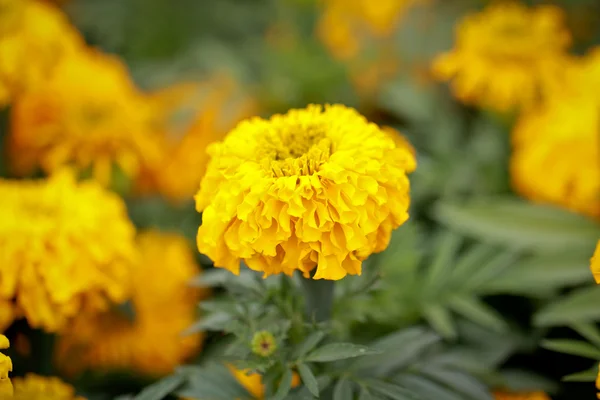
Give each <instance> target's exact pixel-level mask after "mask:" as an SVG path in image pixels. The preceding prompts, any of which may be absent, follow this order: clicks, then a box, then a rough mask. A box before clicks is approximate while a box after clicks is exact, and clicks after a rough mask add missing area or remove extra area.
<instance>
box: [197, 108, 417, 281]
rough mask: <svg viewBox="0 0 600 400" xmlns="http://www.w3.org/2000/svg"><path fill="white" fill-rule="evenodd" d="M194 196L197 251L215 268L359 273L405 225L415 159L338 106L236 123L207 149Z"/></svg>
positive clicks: (327, 275) (333, 275)
mask: <svg viewBox="0 0 600 400" xmlns="http://www.w3.org/2000/svg"><path fill="white" fill-rule="evenodd" d="M208 152H209V154H210V155H211V156H212V160H211V161H210V164H209V166H208V170H207V173H206V175H205V177H204V179H203V181H202V184H201V186H200V191H199V192H198V194H197V195H196V208H197V210H198V211H201V212H203V214H202V225H201V226H200V228H199V230H198V237H197V242H198V248H199V250H200V251H201V252H202V253H204V254H206V255H207V256H209V257H210V258H211V259H212V260H213V261H214V263H215V265H216V266H218V267H224V268H227V269H228V270H230V271H231V272H233V273H236V274H237V273H239V268H240V261H241V260H243V261H244V262H245V263H246V264H247V265H248V267H250V268H251V269H253V270H256V271H262V272H263V273H264V275H265V276H269V275H272V274H278V273H281V272H283V273H286V274H292V273H293V272H294V270H296V269H298V270H300V271H302V272H303V273H304V275H305V276H309V275H310V272H311V271H312V270H313V269H315V268H317V269H316V272H315V274H314V276H313V278H314V279H332V280H337V279H341V278H343V277H344V276H346V274H352V275H355V274H360V273H361V265H362V261H363V260H365V259H366V258H367V257H368V256H369V255H370V254H372V253H374V252H380V251H382V250H384V249H385V248H386V247H387V245H388V243H389V240H390V235H391V232H392V230H393V229H394V228H397V227H398V226H400V225H402V224H403V223H404V222H405V221H406V220H407V219H408V206H409V202H410V198H409V181H408V177H407V173H408V172H410V171H412V170H413V169H414V168H415V158H414V156H413V154H412V153H411V151H410V150H409V149H408V148H407V147H402V146H401V147H398V146H397V145H396V144H395V142H394V140H393V139H392V138H391V137H390V136H389V135H388V134H387V133H385V132H383V131H382V130H381V129H380V128H379V127H378V126H377V125H375V124H372V123H369V122H368V121H367V120H366V119H365V118H364V117H362V116H361V115H360V114H358V113H357V112H356V111H355V110H354V109H351V108H347V107H345V106H342V105H327V106H325V107H321V106H318V105H310V106H308V107H307V108H305V109H294V110H290V111H289V112H288V113H287V114H285V115H274V116H273V117H271V118H270V119H269V120H265V119H261V118H252V119H249V120H247V121H244V122H242V123H240V124H239V125H238V126H237V127H236V128H235V129H234V130H233V131H231V132H230V133H229V135H228V136H227V137H226V138H225V140H224V141H222V142H219V143H216V144H213V145H212V146H210V147H209V149H208Z"/></svg>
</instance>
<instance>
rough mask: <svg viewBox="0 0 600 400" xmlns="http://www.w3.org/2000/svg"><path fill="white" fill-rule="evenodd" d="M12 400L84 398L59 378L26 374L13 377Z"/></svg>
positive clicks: (67, 399)
mask: <svg viewBox="0 0 600 400" xmlns="http://www.w3.org/2000/svg"><path fill="white" fill-rule="evenodd" d="M13 382H14V386H15V394H14V400H84V398H83V397H79V396H76V395H75V389H73V387H72V386H70V385H68V384H66V383H64V382H63V381H61V380H60V379H59V378H55V377H44V376H39V375H34V374H28V375H26V376H25V377H24V378H14V379H13Z"/></svg>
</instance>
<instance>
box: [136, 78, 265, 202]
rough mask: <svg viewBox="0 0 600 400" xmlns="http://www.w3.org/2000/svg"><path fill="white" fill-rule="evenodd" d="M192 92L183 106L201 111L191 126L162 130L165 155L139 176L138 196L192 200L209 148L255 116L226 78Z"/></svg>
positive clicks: (253, 107) (250, 103)
mask: <svg viewBox="0 0 600 400" xmlns="http://www.w3.org/2000/svg"><path fill="white" fill-rule="evenodd" d="M194 92H195V95H189V96H188V97H189V98H188V99H187V100H185V103H188V104H189V106H190V107H192V108H193V109H195V110H196V109H197V110H200V111H199V112H198V113H197V114H196V115H195V116H194V118H193V120H192V121H191V124H187V123H185V124H184V125H185V126H184V127H181V126H180V125H181V124H173V125H174V126H173V127H172V128H171V129H165V137H164V142H165V144H164V146H165V149H166V151H165V152H164V154H163V157H162V159H161V161H160V162H159V163H157V164H156V165H153V166H152V165H151V166H150V169H149V170H148V171H146V172H145V173H144V174H143V175H142V176H141V179H140V182H139V186H140V191H141V192H158V193H160V194H162V195H163V196H165V197H166V198H167V199H169V200H171V201H173V202H181V201H185V200H191V199H192V198H193V197H194V194H196V192H197V191H198V188H199V187H200V181H201V180H202V177H203V176H204V173H205V172H206V165H207V164H208V159H209V157H208V154H206V148H207V147H208V145H209V144H211V143H213V142H215V141H218V140H221V139H223V137H224V136H225V134H226V133H227V132H229V131H230V130H231V129H233V128H234V127H235V125H236V124H237V123H238V122H239V121H241V120H243V119H245V118H248V117H250V116H252V115H254V114H255V110H256V104H255V102H254V101H253V100H252V99H251V98H250V97H249V96H248V95H247V94H246V93H245V92H244V91H243V90H242V89H241V88H240V87H239V85H238V84H237V83H236V82H234V81H233V80H232V79H231V78H229V77H221V76H218V77H215V78H214V79H212V80H209V81H208V82H207V83H205V84H203V85H201V86H200V87H199V88H196V89H194ZM184 109H185V108H184Z"/></svg>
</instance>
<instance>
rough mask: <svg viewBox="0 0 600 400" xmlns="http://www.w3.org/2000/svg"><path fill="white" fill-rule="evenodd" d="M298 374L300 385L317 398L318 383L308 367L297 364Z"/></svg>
mask: <svg viewBox="0 0 600 400" xmlns="http://www.w3.org/2000/svg"><path fill="white" fill-rule="evenodd" d="M298 373H299V374H300V378H301V379H302V383H303V384H304V386H306V388H307V389H308V390H309V391H310V394H312V395H313V396H315V397H319V383H318V382H317V379H316V378H315V375H314V374H313V372H312V370H311V369H310V367H309V366H308V365H306V364H298Z"/></svg>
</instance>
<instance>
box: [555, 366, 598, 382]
mask: <svg viewBox="0 0 600 400" xmlns="http://www.w3.org/2000/svg"><path fill="white" fill-rule="evenodd" d="M597 377H598V364H595V365H594V366H593V367H592V368H590V369H588V370H585V371H581V372H577V373H575V374H571V375H567V376H565V377H564V378H563V381H565V382H595V381H596V378H597Z"/></svg>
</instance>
